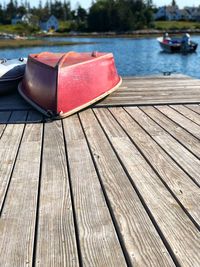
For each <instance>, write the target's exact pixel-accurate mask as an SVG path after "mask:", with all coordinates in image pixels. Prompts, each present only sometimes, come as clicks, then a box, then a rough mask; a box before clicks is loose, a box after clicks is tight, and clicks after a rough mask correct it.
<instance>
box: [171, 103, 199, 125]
mask: <svg viewBox="0 0 200 267" xmlns="http://www.w3.org/2000/svg"><path fill="white" fill-rule="evenodd" d="M171 107H172V108H173V109H175V110H177V111H178V112H180V113H181V114H182V115H184V116H185V117H187V118H188V119H190V120H191V121H193V122H195V123H196V124H198V125H200V114H197V113H196V112H194V111H192V110H190V109H188V108H187V107H184V106H182V105H181V106H180V105H173V106H171Z"/></svg>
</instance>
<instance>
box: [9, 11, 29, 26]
mask: <svg viewBox="0 0 200 267" xmlns="http://www.w3.org/2000/svg"><path fill="white" fill-rule="evenodd" d="M32 17H33V15H32V14H30V13H27V14H25V15H23V16H21V15H20V14H18V15H16V16H15V17H14V18H12V19H11V24H12V25H16V24H18V23H26V24H30V21H31V18H32Z"/></svg>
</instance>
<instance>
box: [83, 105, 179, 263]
mask: <svg viewBox="0 0 200 267" xmlns="http://www.w3.org/2000/svg"><path fill="white" fill-rule="evenodd" d="M96 112H98V110H95V113H96ZM80 118H81V122H82V124H83V128H84V130H85V133H86V135H87V138H88V142H89V144H90V147H91V149H92V154H93V157H94V160H95V162H96V165H97V168H98V172H99V174H100V177H101V181H102V184H103V187H104V190H105V192H106V195H107V198H108V200H109V203H110V208H111V209H112V213H113V216H114V218H115V221H116V224H117V229H118V231H120V235H121V239H122V241H121V242H123V244H124V247H125V249H126V251H127V252H126V253H127V254H128V256H129V261H130V263H131V266H154V267H155V266H174V263H173V261H172V259H171V258H170V256H169V253H168V252H167V250H166V248H165V246H164V245H163V243H162V241H161V239H160V237H159V235H158V233H157V232H156V230H155V228H154V225H153V224H152V222H151V220H150V218H149V217H148V215H147V213H146V211H145V209H144V207H143V205H142V203H141V201H140V199H139V197H138V195H137V193H136V192H135V190H134V188H133V187H132V185H131V182H130V181H129V179H128V177H127V175H126V173H125V171H124V170H123V168H122V166H121V164H120V162H119V161H118V159H117V157H116V155H115V153H114V151H113V149H112V147H111V146H110V144H109V142H108V140H107V138H106V136H105V135H104V133H103V131H102V129H101V127H100V125H99V123H98V121H97V119H96V118H95V116H94V114H93V113H92V111H91V110H87V111H84V112H82V113H81V114H80ZM108 125H110V128H111V130H112V129H113V131H114V129H115V123H113V121H110V120H109V121H108ZM121 139H122V136H119V138H118V137H116V142H120V143H121V142H122V140H121ZM123 142H125V143H126V142H127V139H126V138H125V139H124V138H123ZM137 153H138V152H137Z"/></svg>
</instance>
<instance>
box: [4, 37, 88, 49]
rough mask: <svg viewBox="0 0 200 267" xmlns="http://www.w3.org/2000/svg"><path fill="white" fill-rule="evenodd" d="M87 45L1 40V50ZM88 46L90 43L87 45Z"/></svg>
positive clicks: (46, 41)
mask: <svg viewBox="0 0 200 267" xmlns="http://www.w3.org/2000/svg"><path fill="white" fill-rule="evenodd" d="M76 44H79V45H80V44H86V43H85V42H84V43H83V42H64V41H61V42H56V41H54V42H52V41H48V40H37V39H35V40H4V39H3V40H0V49H3V48H20V47H35V46H65V45H76ZM87 44H88V43H87Z"/></svg>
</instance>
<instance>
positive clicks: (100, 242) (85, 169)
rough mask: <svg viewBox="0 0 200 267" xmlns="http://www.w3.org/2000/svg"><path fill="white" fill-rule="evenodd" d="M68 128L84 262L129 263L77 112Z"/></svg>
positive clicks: (109, 264) (65, 128)
mask: <svg viewBox="0 0 200 267" xmlns="http://www.w3.org/2000/svg"><path fill="white" fill-rule="evenodd" d="M63 123H64V130H65V136H66V143H67V152H68V158H69V168H70V174H71V182H72V190H73V197H74V205H75V212H76V218H77V226H78V232H79V241H80V249H81V254H82V266H85V267H87V266H95V267H100V266H101V267H104V266H109V267H111V266H113V267H115V266H124V267H125V266H126V262H125V259H124V255H123V252H122V250H121V247H120V244H119V241H118V238H117V235H116V232H115V229H114V226H113V222H112V219H111V217H110V214H109V210H108V207H107V205H106V202H105V199H104V197H103V194H102V189H101V186H100V183H99V180H98V176H97V173H96V170H95V167H94V164H93V162H92V158H91V156H90V152H89V149H88V146H87V143H86V140H85V137H84V134H83V131H82V129H81V125H80V122H79V120H78V117H77V116H76V115H74V116H71V117H69V118H67V119H65V120H63Z"/></svg>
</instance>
